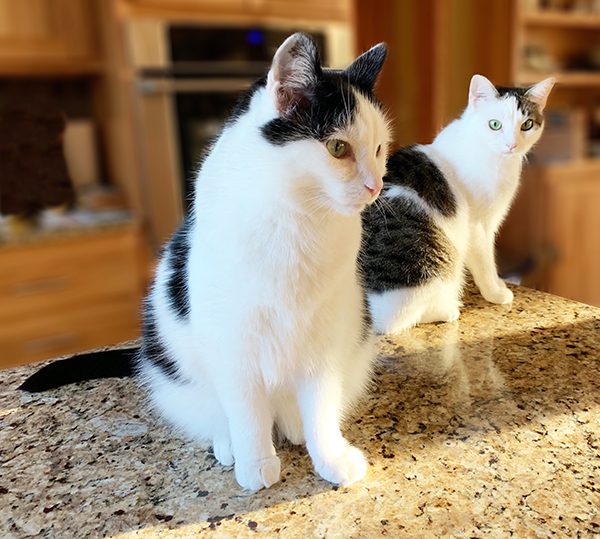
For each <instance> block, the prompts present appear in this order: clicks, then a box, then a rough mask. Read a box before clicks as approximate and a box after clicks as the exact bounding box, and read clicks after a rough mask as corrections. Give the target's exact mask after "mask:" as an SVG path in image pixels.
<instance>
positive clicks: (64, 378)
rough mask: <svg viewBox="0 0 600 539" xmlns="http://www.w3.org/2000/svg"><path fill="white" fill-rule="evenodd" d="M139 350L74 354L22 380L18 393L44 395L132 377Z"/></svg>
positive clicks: (126, 349) (128, 349)
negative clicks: (101, 380) (71, 386)
mask: <svg viewBox="0 0 600 539" xmlns="http://www.w3.org/2000/svg"><path fill="white" fill-rule="evenodd" d="M138 352H139V347H136V348H122V349H118V350H106V351H104V352H90V353H87V354H78V355H76V356H72V357H69V358H67V359H60V360H58V361H54V362H52V363H50V364H49V365H46V366H45V367H42V368H41V369H40V370H39V371H37V372H35V373H34V374H32V375H31V376H30V377H29V378H27V380H25V381H24V382H23V383H22V384H21V385H20V386H19V389H22V390H23V391H28V392H29V393H38V392H40V391H47V390H48V389H54V388H57V387H61V386H66V385H69V384H76V383H77V382H84V381H85V380H97V379H99V378H127V377H129V376H133V372H134V369H133V363H134V361H135V357H136V356H137V354H138Z"/></svg>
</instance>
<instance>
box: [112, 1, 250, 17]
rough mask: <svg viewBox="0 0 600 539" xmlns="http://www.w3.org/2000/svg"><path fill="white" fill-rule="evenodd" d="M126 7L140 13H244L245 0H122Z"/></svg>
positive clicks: (246, 9) (246, 8)
mask: <svg viewBox="0 0 600 539" xmlns="http://www.w3.org/2000/svg"><path fill="white" fill-rule="evenodd" d="M124 2H125V4H126V5H127V7H128V8H130V9H132V10H134V12H135V11H136V10H137V11H139V12H140V14H144V13H148V14H151V15H152V14H160V13H163V14H164V13H165V12H170V13H177V12H186V13H195V12H197V13H199V14H206V15H212V14H225V15H227V14H239V15H243V14H246V12H247V11H248V5H247V0H124Z"/></svg>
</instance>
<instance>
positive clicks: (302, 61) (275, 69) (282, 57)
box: [267, 32, 321, 117]
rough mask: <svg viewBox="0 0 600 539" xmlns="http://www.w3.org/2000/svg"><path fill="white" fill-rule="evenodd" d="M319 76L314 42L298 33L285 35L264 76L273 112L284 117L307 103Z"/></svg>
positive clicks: (319, 68)
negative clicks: (266, 75)
mask: <svg viewBox="0 0 600 539" xmlns="http://www.w3.org/2000/svg"><path fill="white" fill-rule="evenodd" d="M320 75H321V65H320V60H319V52H318V50H317V47H316V45H315V43H314V41H313V40H312V39H311V38H310V37H309V36H307V35H306V34H303V33H301V32H298V33H296V34H292V35H291V36H290V37H288V38H287V39H286V40H285V41H284V42H283V43H282V44H281V45H280V47H279V48H278V49H277V52H276V53H275V56H273V63H272V64H271V69H270V70H269V75H268V77H267V91H268V92H269V95H270V96H271V97H272V99H273V102H274V104H275V107H276V109H277V112H279V114H280V115H281V116H283V117H286V116H290V115H291V114H292V113H293V112H294V110H296V109H297V108H302V107H305V106H306V105H308V104H309V103H310V100H311V99H312V97H313V94H314V89H315V87H316V85H317V81H318V79H319V76H320Z"/></svg>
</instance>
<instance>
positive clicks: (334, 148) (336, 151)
mask: <svg viewBox="0 0 600 539" xmlns="http://www.w3.org/2000/svg"><path fill="white" fill-rule="evenodd" d="M325 146H327V150H328V151H329V153H330V154H331V155H333V157H335V158H336V159H341V158H342V157H345V156H346V155H348V153H349V152H350V144H348V143H347V142H345V141H343V140H340V139H337V138H332V139H329V140H328V141H327V142H326V143H325Z"/></svg>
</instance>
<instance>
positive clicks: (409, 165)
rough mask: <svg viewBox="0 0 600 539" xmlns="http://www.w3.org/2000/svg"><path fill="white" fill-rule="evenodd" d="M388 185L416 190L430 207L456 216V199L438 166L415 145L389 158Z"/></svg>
mask: <svg viewBox="0 0 600 539" xmlns="http://www.w3.org/2000/svg"><path fill="white" fill-rule="evenodd" d="M383 182H384V185H387V186H392V185H401V186H403V187H409V188H410V189H413V190H414V191H415V192H416V193H417V195H419V197H420V198H422V199H423V200H424V201H425V202H426V203H427V204H428V205H429V206H431V207H432V208H433V209H435V210H437V211H439V212H440V213H441V214H442V215H443V216H444V217H452V216H454V215H456V199H455V198H454V193H452V190H451V189H450V185H449V184H448V181H447V180H446V178H445V177H444V175H443V174H442V171H441V170H440V169H439V168H438V167H437V165H436V164H435V163H434V162H433V161H432V160H431V159H430V158H429V157H428V156H427V155H426V154H424V153H423V152H422V151H420V150H418V149H416V148H415V147H414V146H409V147H407V148H401V149H400V150H398V151H397V152H396V153H394V154H392V155H391V156H390V157H389V158H388V161H387V174H386V176H385V177H384V178H383Z"/></svg>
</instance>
